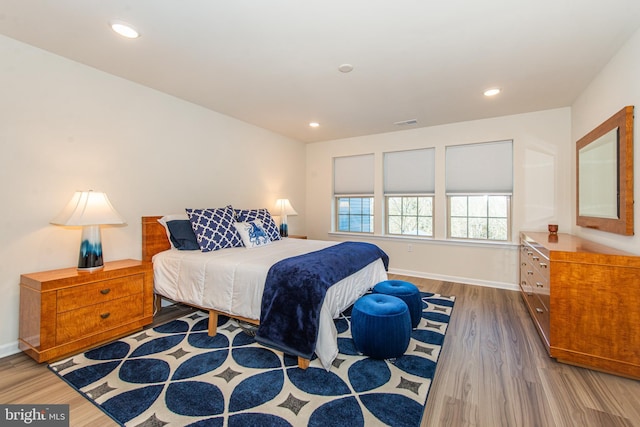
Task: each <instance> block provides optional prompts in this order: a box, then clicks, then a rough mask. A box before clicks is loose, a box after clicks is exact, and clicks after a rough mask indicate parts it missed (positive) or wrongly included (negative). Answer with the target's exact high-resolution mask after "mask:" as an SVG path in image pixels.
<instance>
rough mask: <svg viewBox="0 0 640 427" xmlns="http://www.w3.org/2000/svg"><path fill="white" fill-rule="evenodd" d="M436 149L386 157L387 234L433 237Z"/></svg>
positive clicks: (386, 154)
mask: <svg viewBox="0 0 640 427" xmlns="http://www.w3.org/2000/svg"><path fill="white" fill-rule="evenodd" d="M434 188H435V149H434V148H426V149H420V150H407V151H393V152H389V153H384V195H385V199H386V220H387V224H386V225H387V228H386V230H387V233H388V234H397V235H411V236H422V237H433V193H434Z"/></svg>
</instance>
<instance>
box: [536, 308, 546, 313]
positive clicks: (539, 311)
mask: <svg viewBox="0 0 640 427" xmlns="http://www.w3.org/2000/svg"><path fill="white" fill-rule="evenodd" d="M536 311H537V312H538V313H541V314H542V313H544V310H543V309H541V308H538V307H536Z"/></svg>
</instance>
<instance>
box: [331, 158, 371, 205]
mask: <svg viewBox="0 0 640 427" xmlns="http://www.w3.org/2000/svg"><path fill="white" fill-rule="evenodd" d="M373 189H374V157H373V154H363V155H360V156H347V157H336V158H334V159H333V192H334V194H343V195H348V194H373Z"/></svg>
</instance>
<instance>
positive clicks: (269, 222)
mask: <svg viewBox="0 0 640 427" xmlns="http://www.w3.org/2000/svg"><path fill="white" fill-rule="evenodd" d="M255 220H258V221H261V222H262V227H263V228H264V230H265V231H266V232H267V236H269V239H270V240H271V241H274V240H280V231H279V230H278V226H277V225H276V223H275V221H274V220H273V218H272V217H271V214H270V213H269V211H268V210H266V209H236V221H238V222H250V221H255Z"/></svg>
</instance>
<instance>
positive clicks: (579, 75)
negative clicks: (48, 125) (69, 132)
mask: <svg viewBox="0 0 640 427" xmlns="http://www.w3.org/2000/svg"><path fill="white" fill-rule="evenodd" d="M113 19H118V20H122V21H126V22H128V23H130V24H132V25H133V26H134V27H136V28H137V29H138V30H139V31H140V33H141V37H140V38H138V39H135V40H130V39H125V38H122V37H121V36H118V35H117V34H115V33H113V32H112V31H111V29H110V28H109V26H108V23H109V21H110V20H113ZM639 27H640V1H638V0H607V1H606V2H605V1H602V0H517V1H514V0H511V1H510V0H483V1H478V0H449V1H438V2H436V1H432V0H386V1H382V0H324V1H302V0H271V1H268V2H267V1H260V0H254V1H251V0H190V1H184V0H109V1H105V0H2V1H1V2H0V34H4V35H6V36H8V37H11V38H14V39H16V40H20V41H22V42H25V43H28V44H31V45H33V46H37V47H39V48H42V49H45V50H47V51H50V52H53V53H56V54H58V55H61V56H64V57H67V58H69V59H72V60H74V61H78V62H80V63H83V64H86V65H89V66H92V67H95V68H97V69H100V70H103V71H105V72H107V73H111V74H113V75H116V76H120V77H122V78H125V79H128V80H131V81H134V82H137V83H140V84H142V85H145V86H148V87H151V88H154V89H157V90H159V91H162V92H165V93H168V94H171V95H173V96H176V97H178V98H181V99H184V100H187V101H190V102H193V103H195V104H198V105H201V106H203V107H206V108H209V109H211V110H215V111H217V112H220V113H223V114H226V115H229V116H232V117H235V118H237V119H240V120H243V121H245V122H248V123H251V124H254V125H256V126H260V127H262V128H266V129H269V130H272V131H274V132H277V133H279V134H282V135H285V136H288V137H291V138H293V139H296V140H299V141H304V142H314V141H323V140H330V139H338V138H345V137H352V136H359V135H368V134H375V133H382V132H391V131H397V130H401V129H410V128H415V127H425V126H433V125H438V124H445V123H454V122H460V121H467V120H474V119H482V118H487V117H496V116H502V115H509V114H517V113H525V112H531V111H538V110H545V109H550V108H557V107H566V106H570V105H571V104H572V103H573V101H574V100H575V99H576V97H577V96H578V95H579V94H580V93H581V92H582V90H583V89H584V88H585V87H586V86H587V85H588V84H589V82H590V81H591V80H592V79H593V77H594V76H595V75H596V74H597V73H598V72H599V71H600V69H601V68H602V67H603V66H604V65H605V64H606V63H607V62H608V61H609V60H610V59H611V57H612V56H613V55H614V54H615V53H616V51H617V50H618V49H619V48H620V47H621V46H622V45H623V44H624V42H625V41H626V40H627V39H628V38H629V37H630V36H631V35H632V34H633V33H634V32H635V31H636V30H637V29H638V28H639ZM345 63H348V64H351V65H353V67H354V69H353V71H351V72H350V73H342V72H340V71H339V70H338V67H339V66H340V65H341V64H345ZM489 87H500V88H502V93H501V94H499V95H498V96H496V97H493V98H487V97H485V96H483V91H484V90H485V89H487V88H489ZM411 119H415V120H417V123H416V124H413V125H401V126H398V125H394V123H395V122H399V121H405V120H411ZM312 121H315V122H318V123H320V126H319V127H317V128H310V127H309V125H308V124H309V122H312Z"/></svg>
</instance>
